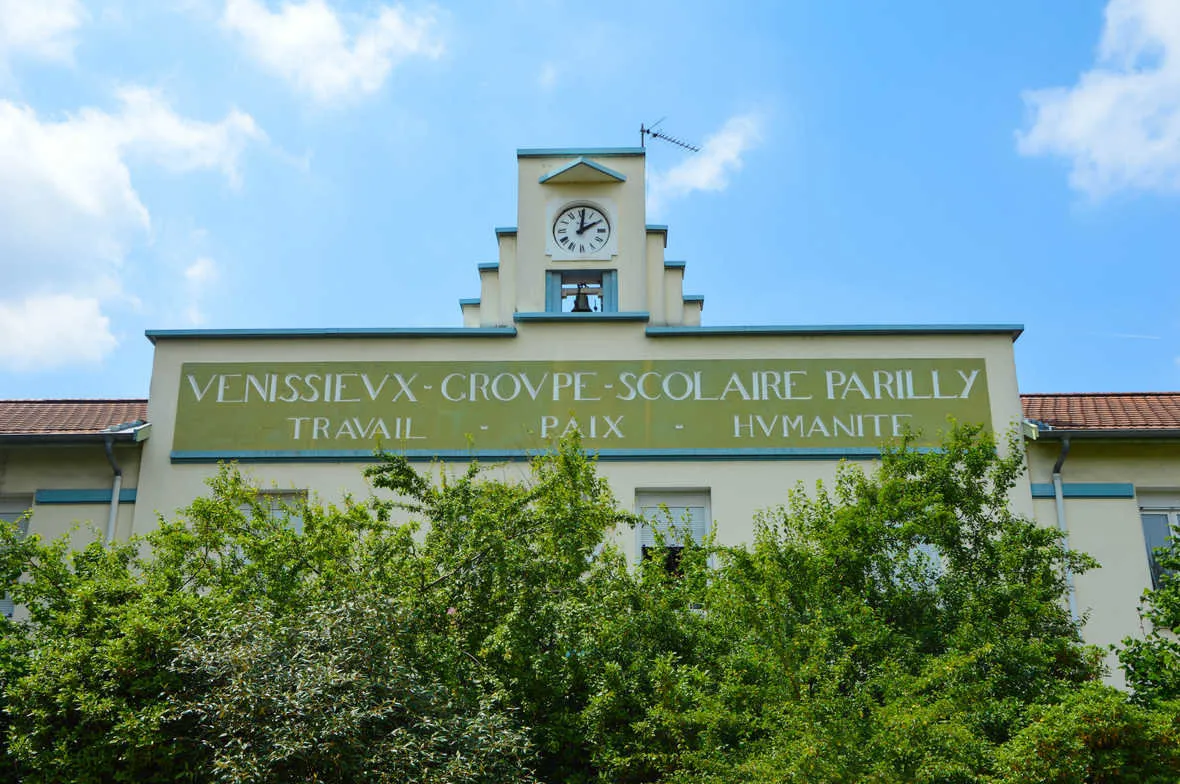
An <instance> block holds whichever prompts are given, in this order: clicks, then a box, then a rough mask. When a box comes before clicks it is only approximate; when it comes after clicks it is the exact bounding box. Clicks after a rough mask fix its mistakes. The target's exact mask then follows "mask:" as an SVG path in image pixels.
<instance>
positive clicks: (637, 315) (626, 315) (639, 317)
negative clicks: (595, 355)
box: [512, 310, 651, 321]
mask: <svg viewBox="0 0 1180 784" xmlns="http://www.w3.org/2000/svg"><path fill="white" fill-rule="evenodd" d="M512 318H513V319H514V320H516V321H648V320H650V319H651V314H650V313H648V312H647V311H646V310H636V311H629V312H628V311H623V312H616V313H609V312H604V313H541V312H538V313H514V314H512Z"/></svg>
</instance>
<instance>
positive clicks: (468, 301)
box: [459, 297, 479, 307]
mask: <svg viewBox="0 0 1180 784" xmlns="http://www.w3.org/2000/svg"><path fill="white" fill-rule="evenodd" d="M478 304H479V297H475V298H474V299H461V300H459V307H463V306H464V305H478Z"/></svg>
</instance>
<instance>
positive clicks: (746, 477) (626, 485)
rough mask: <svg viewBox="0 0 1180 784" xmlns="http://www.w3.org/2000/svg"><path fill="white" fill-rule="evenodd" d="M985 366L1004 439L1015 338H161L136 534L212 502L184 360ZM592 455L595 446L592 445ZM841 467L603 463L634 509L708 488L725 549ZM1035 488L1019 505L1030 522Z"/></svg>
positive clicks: (638, 333)
mask: <svg viewBox="0 0 1180 784" xmlns="http://www.w3.org/2000/svg"><path fill="white" fill-rule="evenodd" d="M862 357H889V358H903V359H904V358H918V357H921V358H981V359H983V360H985V361H986V366H987V379H988V395H989V400H990V405H991V416H992V421H993V423H994V425H995V426H996V427H997V429H999V430H1001V431H1003V430H1005V429H1007V428H1008V427H1010V426H1013V425H1014V424H1015V423H1016V422H1018V421H1019V419H1020V415H1021V413H1020V409H1019V398H1018V396H1017V393H1016V377H1015V366H1014V361H1013V355H1012V341H1011V338H1010V337H1009V336H1008V335H989V334H980V335H934V336H931V335H927V336H922V335H895V336H894V335H890V336H879V335H875V336H864V335H828V336H824V337H822V338H818V337H813V336H777V335H736V336H694V337H688V338H680V337H670V338H651V337H647V336H646V334H645V329H644V325H642V324H634V323H617V322H606V323H601V322H600V323H587V322H581V323H570V324H560V323H557V324H555V323H540V324H522V325H520V328H519V332H518V335H517V336H516V337H514V338H405V339H396V338H391V339H379V338H372V339H361V340H358V339H347V338H317V339H307V338H287V337H276V338H262V339H243V338H235V339H232V340H191V339H179V340H173V339H167V338H164V339H161V340H160V341H159V343H158V344H157V349H156V360H155V366H154V368H153V373H152V382H151V394H150V402H149V409H148V418H149V421H151V422H152V423H153V428H154V430H153V435H152V438H151V439H150V440H149V441H148V442H147V443H146V445H145V447H144V453H143V481H142V482H141V488H140V492H139V501H138V503H137V504H136V515H135V523H134V529H135V530H136V531H137V532H141V531H144V530H146V529H147V528H150V527H151V526H154V525H155V520H156V518H155V514H156V512H157V511H162V512H165V513H171V512H172V511H174V510H175V509H177V508H179V507H181V506H184V505H185V504H187V503H188V502H189V501H191V499H192V498H194V497H196V496H197V495H199V494H201V493H203V492H204V484H203V483H204V480H205V479H206V478H207V477H208V476H210V475H211V474H213V473H214V472H215V471H216V467H215V466H214V465H212V464H208V463H204V464H187V463H186V464H173V463H172V462H171V459H170V452H171V444H172V437H173V422H174V421H175V417H176V406H177V399H178V395H179V391H180V388H179V385H180V381H181V373H180V370H181V364H182V363H184V362H215V361H216V362H263V361H266V362H282V361H309V360H324V359H331V360H332V361H337V362H347V361H392V360H396V361H415V360H417V361H437V360H440V359H447V360H453V361H474V360H480V361H524V360H558V359H567V360H568V359H580V360H631V359H667V360H674V359H776V358H799V359H807V358H827V359H834V358H862ZM587 446H589V447H591V448H593V447H594V446H595V445H594V443H592V442H590V441H587ZM359 468H360V467H359V466H358V465H357V464H356V463H348V462H344V463H298V462H282V463H258V464H252V465H251V466H250V470H251V471H252V472H253V473H254V475H255V476H256V477H257V478H258V480H259V481H261V482H263V483H264V484H267V485H270V484H272V483H274V484H275V485H276V486H278V487H282V488H301V489H303V488H311V489H314V490H317V491H319V492H320V493H321V495H322V496H323V497H324V498H325V500H329V501H336V500H338V499H339V498H340V497H341V496H342V495H343V494H344V493H346V492H348V493H353V494H360V495H363V494H365V493H366V492H367V489H366V487H365V485H364V483H363V481H362V480H361V478H360V470H359ZM835 469H836V461H835V460H814V461H813V460H791V461H765V460H754V461H724V460H705V461H691V460H683V461H682V460H677V461H667V462H662V461H651V460H635V461H626V462H617V461H610V462H605V461H604V462H603V463H602V470H603V473H604V475H605V476H606V477H607V478H608V479H609V480H610V481H611V482H612V486H614V488H615V492H616V493H617V494H618V496H619V498H620V500H621V502H622V503H623V504H624V505H626V506H630V505H631V504H632V503H633V498H634V493H635V490H636V488H641V489H652V488H659V487H678V488H692V489H697V488H709V489H710V490H711V492H712V499H713V500H712V507H713V508H712V513H713V516H714V518H716V519H717V520H718V521H719V522H720V523H721V525H722V526H723V528H722V530H721V534H720V535H721V539H722V541H725V542H732V543H737V542H742V541H746V540H748V539H749V534H750V530H751V529H750V521H751V518H752V516H753V513H754V512H755V511H756V510H758V509H761V508H765V507H769V506H773V505H776V504H778V503H781V502H783V501H784V500H785V498H786V489H787V488H789V487H792V486H793V485H794V484H795V483H796V481H798V480H803V481H804V482H807V483H809V484H810V483H813V482H814V480H815V479H819V478H825V479H830V478H831V477H833V476H834V474H835ZM1028 499H1029V493H1028V488H1027V486H1025V487H1023V488H1022V490H1021V491H1018V492H1017V494H1016V498H1015V499H1014V500H1015V502H1016V503H1017V504H1018V506H1020V507H1021V510H1022V511H1024V512H1026V513H1031V501H1029V500H1028Z"/></svg>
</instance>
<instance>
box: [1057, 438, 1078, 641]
mask: <svg viewBox="0 0 1180 784" xmlns="http://www.w3.org/2000/svg"><path fill="white" fill-rule="evenodd" d="M1067 457H1069V436H1063V437H1062V439H1061V453H1060V454H1059V455H1057V462H1056V463H1054V464H1053V500H1054V501H1055V502H1056V504H1057V530H1058V531H1060V532H1061V541H1062V544H1064V545H1065V549H1066V552H1068V551H1069V529H1068V528H1067V527H1066V525H1065V493H1064V491H1063V490H1062V485H1061V467H1062V466H1064V465H1065V458H1067ZM1065 585H1066V588H1067V590H1068V591H1069V617H1070V618H1072V619H1073V622H1074V624H1075V625H1076V624H1078V623H1079V622H1080V621H1081V616H1079V615H1078V597H1077V593H1076V592H1075V591H1074V584H1073V570H1072V569H1070V568H1069V565H1068V564H1066V566H1065Z"/></svg>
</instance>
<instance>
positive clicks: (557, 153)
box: [516, 147, 647, 158]
mask: <svg viewBox="0 0 1180 784" xmlns="http://www.w3.org/2000/svg"><path fill="white" fill-rule="evenodd" d="M570 155H591V156H594V157H596V158H612V157H613V158H625V157H635V156H643V155H647V150H646V149H644V148H643V147H522V148H519V149H517V151H516V157H517V158H560V157H566V156H570Z"/></svg>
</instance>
